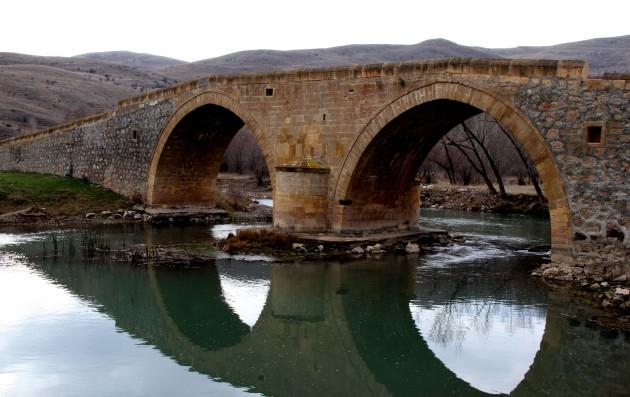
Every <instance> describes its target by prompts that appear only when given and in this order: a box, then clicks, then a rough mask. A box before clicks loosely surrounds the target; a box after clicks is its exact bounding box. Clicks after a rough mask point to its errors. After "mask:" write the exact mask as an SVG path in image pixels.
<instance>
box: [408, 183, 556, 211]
mask: <svg viewBox="0 0 630 397" xmlns="http://www.w3.org/2000/svg"><path fill="white" fill-rule="evenodd" d="M506 190H507V193H508V194H507V196H506V197H499V196H496V195H493V194H490V193H489V192H488V191H487V188H486V187H485V186H454V185H448V184H436V185H423V186H421V201H420V206H421V207H423V208H439V209H456V210H462V211H472V212H479V211H484V212H494V213H498V214H522V215H534V216H545V217H548V216H549V207H548V206H547V203H541V202H540V200H539V199H538V197H537V196H536V194H535V192H534V189H533V187H531V186H519V185H508V186H506Z"/></svg>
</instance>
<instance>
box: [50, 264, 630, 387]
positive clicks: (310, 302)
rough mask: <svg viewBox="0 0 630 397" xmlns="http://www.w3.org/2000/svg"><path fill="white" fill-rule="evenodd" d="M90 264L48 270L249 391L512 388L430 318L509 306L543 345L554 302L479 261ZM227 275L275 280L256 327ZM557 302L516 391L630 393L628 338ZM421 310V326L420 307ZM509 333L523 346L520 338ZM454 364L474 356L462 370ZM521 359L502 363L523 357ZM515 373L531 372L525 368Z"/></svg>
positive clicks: (167, 349) (187, 362)
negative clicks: (610, 358)
mask: <svg viewBox="0 0 630 397" xmlns="http://www.w3.org/2000/svg"><path fill="white" fill-rule="evenodd" d="M73 262H74V263H73ZM82 263H83V262H82V261H81V260H79V259H76V258H75V260H67V261H65V260H64V261H56V262H53V261H47V262H43V263H41V269H42V270H43V271H44V272H45V273H46V274H47V277H49V278H51V279H53V280H55V281H56V282H57V283H59V284H62V285H64V286H65V288H67V289H68V290H70V291H72V292H73V293H74V294H76V295H78V296H80V297H82V298H83V299H87V300H90V301H92V302H96V303H97V304H98V305H97V306H98V307H99V308H100V310H101V311H102V312H104V313H106V314H107V315H108V316H110V317H111V318H113V319H114V320H115V321H116V325H117V326H118V327H119V328H120V329H121V330H124V331H126V332H128V333H129V334H131V335H134V336H135V337H136V338H139V339H141V340H143V341H144V342H145V343H147V344H150V345H153V346H155V347H156V348H157V349H158V350H159V351H160V352H161V353H162V354H163V355H165V356H168V357H170V358H171V359H172V360H174V361H175V362H176V363H178V364H179V365H181V366H186V367H189V368H191V369H192V370H193V371H195V372H198V373H201V374H206V375H208V376H210V377H211V378H212V379H213V380H219V381H222V382H227V383H229V384H231V385H233V386H235V387H239V388H241V389H242V388H245V389H247V390H249V391H250V392H259V393H262V394H267V395H276V396H293V395H303V396H309V395H317V396H321V395H326V396H335V395H339V396H346V395H354V394H359V395H381V396H382V395H397V396H407V395H484V394H487V393H496V392H497V391H508V388H513V387H514V383H515V382H517V380H516V377H514V378H512V379H511V383H509V384H499V383H496V382H494V379H493V378H489V379H483V381H479V380H478V379H476V378H475V377H474V376H472V375H471V374H470V372H466V370H469V368H467V367H469V366H471V365H479V366H480V367H481V368H480V369H481V370H482V371H483V372H484V373H485V374H488V373H491V370H492V368H491V367H489V366H488V361H474V360H472V361H471V359H470V358H469V357H467V356H466V355H463V356H457V357H455V358H447V357H446V356H445V355H444V354H443V352H442V351H440V347H439V346H438V345H436V343H435V342H434V341H432V338H433V337H434V336H435V335H433V336H432V335H431V333H430V332H425V331H424V329H425V328H426V327H425V328H423V327H424V326H423V324H424V323H431V321H433V320H434V318H435V316H436V315H437V314H435V313H437V312H436V311H435V310H439V309H442V308H449V307H450V308H452V310H454V311H457V310H460V309H461V308H462V307H463V306H461V305H463V304H468V305H470V306H469V307H467V308H466V310H468V309H470V308H473V309H479V307H478V305H479V304H481V303H483V305H485V306H483V307H486V306H488V305H489V306H491V307H494V308H495V309H494V310H488V311H485V312H484V311H482V315H485V316H489V317H491V318H494V319H498V318H500V316H498V315H499V314H505V313H504V312H503V311H502V310H498V309H503V308H505V307H511V308H512V309H513V310H521V313H520V314H521V315H522V316H523V320H524V321H525V320H528V319H529V320H531V321H533V322H534V324H535V325H536V326H535V327H534V328H533V329H534V331H535V332H533V334H534V335H533V336H532V340H535V339H536V338H538V337H539V336H538V334H537V333H536V332H539V331H538V330H539V328H538V326H539V325H540V324H541V322H542V321H543V319H544V317H545V307H546V306H545V305H546V302H547V300H548V298H547V293H546V292H543V291H544V290H541V289H540V288H536V286H535V283H534V282H533V281H531V279H530V278H528V277H525V275H524V273H525V271H523V272H522V273H523V274H520V273H519V272H515V274H514V277H513V278H514V281H506V279H505V278H504V277H503V276H502V275H500V274H499V275H497V274H495V271H496V269H497V268H498V267H499V266H500V265H499V264H497V266H496V267H493V266H489V271H488V272H486V273H485V274H483V275H482V276H481V277H479V276H476V275H475V274H478V272H479V270H478V266H472V265H471V267H470V268H464V269H462V271H461V272H459V273H457V274H456V275H453V276H449V274H453V273H452V272H448V271H444V269H441V270H440V269H438V270H437V271H432V270H427V269H423V268H422V267H421V268H418V267H417V263H416V262H415V261H413V260H412V261H409V260H408V259H406V258H386V259H384V260H383V261H381V262H378V261H360V262H353V263H351V264H329V265H324V264H322V263H317V264H313V265H299V266H292V265H282V264H273V265H270V264H260V263H242V264H237V263H235V262H222V261H218V263H217V264H216V266H213V265H209V266H208V267H207V268H203V269H193V270H181V269H164V268H156V269H153V270H150V271H146V270H143V269H137V268H132V267H128V266H121V265H119V264H112V265H108V264H89V265H85V266H84V265H82ZM508 271H512V269H508ZM227 279H231V280H235V279H236V280H247V281H248V282H251V283H254V284H255V283H257V281H256V280H265V281H261V282H260V288H261V290H260V291H262V288H265V287H264V286H265V285H269V290H268V294H267V296H266V300H265V303H264V306H263V308H262V311H261V313H260V316H259V318H258V319H257V320H256V322H255V325H254V326H253V328H250V324H248V323H247V322H246V321H245V320H246V318H245V316H243V315H242V314H240V315H239V314H237V312H238V310H235V309H234V306H231V305H230V304H229V302H228V301H229V299H226V295H229V293H228V294H226V292H225V291H226V290H229V289H230V288H231V287H230V286H227V287H226V285H228V284H229V282H228V283H227V284H225V283H223V280H227ZM234 291H236V290H233V292H234ZM243 299H246V298H243ZM557 299H558V298H557V297H554V296H553V295H552V297H551V301H550V303H549V304H550V306H548V308H547V318H546V326H545V331H544V335H543V336H542V342H541V343H540V350H539V351H538V353H536V346H535V345H536V344H535V343H532V344H531V345H529V348H528V350H527V357H531V356H532V354H534V353H536V354H535V359H534V360H533V362H531V361H529V362H525V364H526V365H527V366H529V370H528V371H527V372H526V373H525V374H523V376H522V380H521V381H520V383H518V385H517V386H516V388H514V389H513V390H512V392H511V394H512V395H535V394H540V393H543V392H544V393H548V394H551V395H556V394H560V395H579V394H585V393H586V392H591V393H593V392H594V393H597V392H599V391H602V390H603V391H604V392H606V393H607V394H608V395H623V393H621V391H623V390H626V389H624V388H623V386H624V385H623V382H625V380H623V379H625V378H624V376H622V374H623V373H624V372H623V371H627V370H628V369H630V367H629V366H628V360H625V361H624V360H623V359H620V360H619V365H617V366H616V367H615V368H610V369H609V368H608V367H607V366H606V365H605V362H606V360H602V359H601V357H598V356H597V354H600V355H602V356H604V357H605V356H606V355H611V354H622V355H623V354H627V353H629V352H630V349H629V348H628V343H627V341H626V342H624V339H623V338H620V337H617V338H615V339H614V340H611V339H609V338H608V339H606V338H604V339H602V338H593V335H597V333H598V332H599V331H598V330H594V329H593V328H589V327H584V326H577V327H576V325H575V322H574V321H573V322H569V321H568V319H567V317H566V316H564V315H561V314H560V310H559V309H557V308H554V307H555V306H554V305H558V306H559V307H562V311H563V312H566V308H567V303H566V302H564V301H560V303H555V302H556V301H557ZM243 301H244V300H243ZM449 304H450V306H449ZM493 305H494V306H493ZM418 310H419V311H420V315H421V317H420V326H418V323H417V322H416V321H415V320H416V319H415V318H414V313H413V312H414V311H415V312H416V313H418ZM563 314H564V313H563ZM493 324H494V327H497V326H498V325H499V324H501V325H502V324H503V323H502V322H500V321H498V322H495V323H493ZM418 328H419V329H420V330H418ZM516 328H517V329H521V328H523V327H516ZM493 329H495V328H493ZM456 331H457V329H456ZM486 336H487V343H486V344H485V347H486V348H487V350H486V354H487V356H488V357H491V358H492V357H498V356H497V355H496V354H497V353H496V351H494V350H493V346H495V345H496V338H495V336H496V333H494V331H492V332H489V333H488V334H486ZM520 336H521V335H520V334H518V335H516V337H520ZM506 340H510V341H512V342H514V343H516V342H518V341H517V340H516V339H514V336H511V337H507V336H506ZM605 343H608V345H605ZM464 347H465V346H464ZM530 349H531V350H530ZM575 356H579V357H580V359H581V360H582V362H581V363H580V365H578V366H571V365H568V363H571V362H572V360H573V361H575ZM453 360H460V362H463V363H464V364H463V366H461V365H460V366H458V365H457V364H458V363H457V362H455V361H453ZM509 361H510V359H505V360H504V363H505V362H508V364H514V363H513V362H512V363H509ZM595 371H599V372H600V373H603V372H607V373H610V372H611V371H612V372H613V373H612V375H611V376H613V379H619V380H620V381H619V382H617V383H614V382H613V383H611V382H608V383H607V384H602V382H599V383H598V382H593V381H592V379H593V376H592V375H590V374H591V373H592V372H595ZM516 372H517V373H519V374H520V369H519V371H516ZM495 374H498V372H497V373H495ZM614 376H618V377H616V378H615V377H614ZM589 379H590V380H589ZM568 380H570V381H568ZM493 382H494V383H493ZM501 388H503V389H501Z"/></svg>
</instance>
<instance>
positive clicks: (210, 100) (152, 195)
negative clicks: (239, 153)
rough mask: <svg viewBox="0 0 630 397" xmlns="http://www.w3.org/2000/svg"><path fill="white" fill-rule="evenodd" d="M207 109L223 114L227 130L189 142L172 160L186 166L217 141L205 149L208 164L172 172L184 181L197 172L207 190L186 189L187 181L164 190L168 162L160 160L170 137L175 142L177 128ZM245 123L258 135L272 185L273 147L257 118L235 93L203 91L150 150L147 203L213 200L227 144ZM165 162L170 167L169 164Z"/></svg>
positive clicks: (185, 105) (182, 107)
mask: <svg viewBox="0 0 630 397" xmlns="http://www.w3.org/2000/svg"><path fill="white" fill-rule="evenodd" d="M204 111H205V112H206V113H207V114H211V113H213V112H214V114H215V115H216V116H217V117H223V122H224V123H225V124H227V125H226V126H225V127H226V128H227V130H228V131H226V134H222V135H219V136H213V137H211V138H212V139H214V140H213V141H212V142H211V141H210V140H208V142H205V143H204V144H200V142H196V143H193V142H189V143H188V145H187V147H186V152H187V153H185V156H179V157H175V158H173V159H172V160H171V161H170V162H171V163H175V164H178V165H177V166H178V167H180V169H181V170H183V169H184V168H185V166H184V164H182V160H185V161H187V162H189V163H193V162H194V161H195V160H201V157H200V156H202V155H203V154H204V152H203V150H204V149H209V148H210V146H212V145H213V144H215V143H216V147H215V148H214V150H207V151H206V152H205V155H207V156H214V157H213V158H210V159H208V160H207V161H205V163H206V164H205V165H206V166H205V168H204V167H201V168H202V169H201V170H198V171H196V172H194V171H191V172H187V173H186V174H187V175H180V174H181V173H180V174H175V175H174V176H173V179H174V181H175V183H177V181H181V182H182V183H184V182H185V181H186V180H187V179H189V178H192V176H191V175H192V174H196V176H197V178H198V179H197V180H196V181H195V182H198V183H197V185H198V186H203V189H204V190H202V191H191V190H190V189H186V187H187V186H186V185H184V184H182V186H180V188H179V189H178V187H177V186H175V187H172V188H171V191H172V193H170V194H169V193H168V192H167V191H166V190H165V189H168V187H165V186H160V184H161V183H162V184H163V182H164V181H165V179H166V178H164V177H163V175H161V174H162V171H165V169H164V166H165V165H166V164H161V162H164V161H165V156H164V154H165V153H166V152H167V150H165V149H167V148H168V143H169V140H171V142H172V138H173V137H175V136H176V135H177V132H178V128H183V124H185V123H186V122H187V121H188V119H190V118H192V117H194V116H195V115H196V113H203V112H204ZM203 116H204V115H203V114H199V116H198V117H197V119H198V121H204V122H207V121H208V120H204V117H203ZM192 122H194V121H192ZM239 123H240V126H239ZM243 125H245V126H247V127H248V128H249V129H250V130H251V131H252V133H253V135H254V137H255V138H256V142H257V143H258V146H259V147H260V149H261V151H262V153H263V156H264V158H265V163H266V164H267V168H268V170H269V173H270V176H271V183H272V186H273V182H274V168H273V166H272V165H273V151H272V148H271V145H270V143H269V142H268V141H267V139H266V137H265V135H264V134H263V131H262V129H261V127H260V124H259V123H258V121H257V120H256V119H255V118H254V116H253V115H252V114H251V113H250V112H248V111H246V110H245V109H244V108H243V107H242V106H241V105H240V104H239V103H238V102H237V101H236V100H235V99H233V98H232V97H230V96H228V95H226V94H223V93H220V92H214V91H212V92H204V93H201V94H199V95H196V96H194V97H193V98H191V99H189V100H187V101H186V102H184V103H183V104H181V105H180V106H179V107H178V108H177V110H175V112H174V113H173V114H172V115H171V117H170V118H169V119H168V121H167V122H166V124H165V125H164V127H163V128H162V130H161V131H160V134H159V137H158V140H157V142H156V145H155V147H154V148H153V152H152V154H151V160H150V163H149V169H148V173H147V176H148V177H147V188H146V196H145V197H146V200H145V201H146V203H147V204H151V205H160V204H162V205H167V204H198V203H201V204H213V196H214V182H215V180H216V173H218V166H219V164H220V161H221V159H222V157H223V154H224V152H225V149H226V148H227V145H229V142H231V140H232V138H233V137H234V135H235V134H236V132H238V130H240V128H241V127H242V126H243ZM219 127H220V126H219ZM182 145H183V144H182ZM204 145H205V146H204ZM182 157H184V158H182ZM217 159H218V163H217ZM166 166H167V167H168V166H169V165H166ZM171 166H173V164H171ZM195 166H198V164H195ZM209 171H210V172H209ZM202 182H203V183H202ZM191 184H192V183H191ZM188 187H190V186H188ZM160 196H161V197H160ZM182 200H183V201H182Z"/></svg>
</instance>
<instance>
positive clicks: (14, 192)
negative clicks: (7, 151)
mask: <svg viewBox="0 0 630 397" xmlns="http://www.w3.org/2000/svg"><path fill="white" fill-rule="evenodd" d="M132 207H133V202H132V201H131V200H129V199H128V198H126V197H124V196H121V195H119V194H117V193H114V192H113V191H111V190H109V189H106V188H103V187H101V186H98V185H95V184H92V183H90V182H88V181H84V180H80V179H74V178H64V177H59V176H55V175H48V174H38V173H23V172H12V171H0V224H3V225H33V226H60V225H74V224H94V223H99V224H100V223H117V222H123V221H129V220H132V219H133V216H132V217H131V219H129V215H130V213H129V212H128V213H127V217H125V216H124V215H125V211H133V209H132ZM134 215H135V214H134ZM136 220H137V219H136Z"/></svg>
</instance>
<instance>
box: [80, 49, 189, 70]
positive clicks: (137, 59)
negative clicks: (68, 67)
mask: <svg viewBox="0 0 630 397" xmlns="http://www.w3.org/2000/svg"><path fill="white" fill-rule="evenodd" d="M74 58H82V59H91V60H93V61H99V62H109V63H115V64H118V65H126V66H131V67H133V68H136V69H140V70H144V71H150V70H158V69H163V68H167V67H170V66H176V65H181V64H185V63H187V62H184V61H180V60H179V59H174V58H168V57H163V56H159V55H151V54H140V53H137V52H131V51H108V52H92V53H89V54H81V55H76V56H74Z"/></svg>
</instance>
